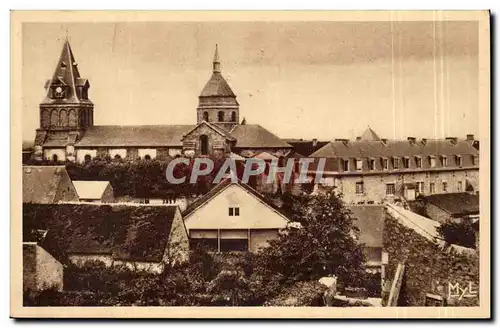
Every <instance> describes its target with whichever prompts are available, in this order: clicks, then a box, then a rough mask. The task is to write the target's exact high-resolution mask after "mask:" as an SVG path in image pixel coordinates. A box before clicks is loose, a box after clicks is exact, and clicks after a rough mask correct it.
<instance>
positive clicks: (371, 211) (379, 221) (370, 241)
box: [348, 205, 385, 248]
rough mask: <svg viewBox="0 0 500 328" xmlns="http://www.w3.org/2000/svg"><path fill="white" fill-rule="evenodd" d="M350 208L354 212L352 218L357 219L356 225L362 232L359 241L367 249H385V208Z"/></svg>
mask: <svg viewBox="0 0 500 328" xmlns="http://www.w3.org/2000/svg"><path fill="white" fill-rule="evenodd" d="M348 208H349V210H351V212H352V217H354V218H356V220H355V221H354V224H355V226H356V227H358V229H359V231H360V236H359V241H360V242H361V243H364V244H365V246H367V247H377V248H381V247H383V246H384V242H383V230H384V220H385V207H384V206H383V205H354V206H348Z"/></svg>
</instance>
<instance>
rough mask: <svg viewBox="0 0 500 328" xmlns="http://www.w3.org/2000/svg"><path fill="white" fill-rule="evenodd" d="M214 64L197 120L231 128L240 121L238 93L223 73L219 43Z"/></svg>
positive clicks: (203, 92) (200, 99)
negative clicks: (235, 92) (232, 88)
mask: <svg viewBox="0 0 500 328" xmlns="http://www.w3.org/2000/svg"><path fill="white" fill-rule="evenodd" d="M212 64H213V70H212V76H211V77H210V79H209V80H208V82H207V84H206V85H205V87H204V88H203V90H202V91H201V94H200V96H199V105H198V110H197V112H198V113H197V122H198V123H201V122H202V121H207V122H210V123H215V124H217V125H219V126H221V127H223V128H227V129H230V128H231V127H232V126H234V125H236V124H238V122H239V104H238V101H236V95H235V94H234V93H233V90H231V87H230V86H229V84H228V83H227V81H226V80H225V79H224V77H223V76H222V74H221V70H220V58H219V47H218V45H217V44H216V45H215V52H214V59H213V62H212Z"/></svg>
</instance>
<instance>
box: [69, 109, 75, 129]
mask: <svg viewBox="0 0 500 328" xmlns="http://www.w3.org/2000/svg"><path fill="white" fill-rule="evenodd" d="M68 123H69V126H76V125H77V124H76V123H77V122H76V113H75V110H74V109H71V110H70V111H69V114H68Z"/></svg>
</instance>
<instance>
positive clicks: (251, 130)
mask: <svg viewBox="0 0 500 328" xmlns="http://www.w3.org/2000/svg"><path fill="white" fill-rule="evenodd" d="M230 135H231V136H232V137H233V138H235V139H236V140H237V141H236V145H235V147H237V148H292V146H291V145H289V144H288V143H287V142H285V141H284V140H282V139H280V138H279V137H278V136H276V135H274V134H273V133H271V132H269V131H268V130H266V129H265V128H263V127H262V126H261V125H259V124H245V125H236V126H235V127H234V128H233V130H231V132H230Z"/></svg>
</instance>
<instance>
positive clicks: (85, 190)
mask: <svg viewBox="0 0 500 328" xmlns="http://www.w3.org/2000/svg"><path fill="white" fill-rule="evenodd" d="M73 185H74V186H75V189H76V192H77V193H78V197H79V198H80V199H101V197H102V194H103V193H104V191H105V190H106V188H107V187H108V185H109V181H75V180H73Z"/></svg>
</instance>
